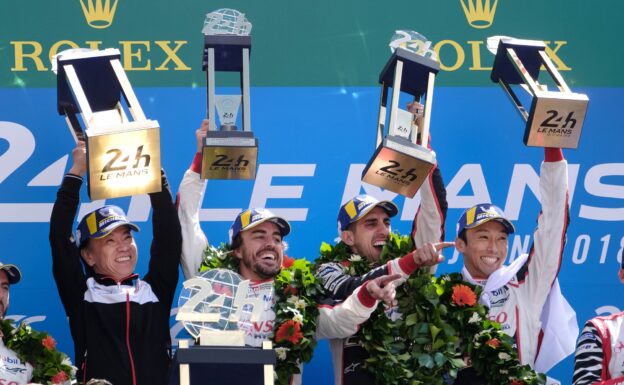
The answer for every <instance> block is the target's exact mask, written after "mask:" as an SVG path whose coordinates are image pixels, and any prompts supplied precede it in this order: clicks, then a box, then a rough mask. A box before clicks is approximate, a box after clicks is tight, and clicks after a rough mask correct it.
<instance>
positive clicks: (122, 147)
mask: <svg viewBox="0 0 624 385" xmlns="http://www.w3.org/2000/svg"><path fill="white" fill-rule="evenodd" d="M85 134H86V138H87V141H86V144H87V165H88V168H89V170H88V174H89V186H88V187H89V189H88V190H89V197H90V198H91V200H99V199H109V198H118V197H123V196H131V195H138V194H148V193H153V192H158V191H161V190H162V182H161V175H160V127H159V126H158V122H156V121H154V120H147V121H145V122H140V123H139V122H132V123H128V124H120V125H119V127H115V128H114V129H109V130H106V131H100V130H90V129H87V130H86V131H85Z"/></svg>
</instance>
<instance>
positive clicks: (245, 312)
mask: <svg viewBox="0 0 624 385" xmlns="http://www.w3.org/2000/svg"><path fill="white" fill-rule="evenodd" d="M183 287H184V288H183V289H182V291H181V292H180V297H179V299H178V305H179V306H180V309H179V310H178V314H177V316H176V320H177V321H182V324H183V325H184V328H185V329H186V330H187V331H188V332H189V334H191V335H192V336H193V337H194V338H196V339H199V341H200V344H201V345H204V346H244V345H245V333H244V332H243V331H242V330H240V329H239V325H240V324H246V323H250V322H254V321H257V320H258V319H259V318H260V315H261V313H262V311H263V306H264V304H263V302H262V298H247V293H248V290H249V280H243V279H242V278H241V276H240V275H238V274H237V273H235V272H233V271H231V270H227V269H212V270H208V271H206V272H204V273H202V274H200V275H199V276H197V277H194V278H191V279H189V280H186V281H185V282H184V284H183ZM250 306H251V307H253V310H251V311H250V310H249V307H250ZM249 327H250V328H251V327H253V326H249Z"/></svg>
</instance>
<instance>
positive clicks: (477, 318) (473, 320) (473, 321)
mask: <svg viewBox="0 0 624 385" xmlns="http://www.w3.org/2000/svg"><path fill="white" fill-rule="evenodd" d="M480 321H481V317H480V316H479V313H472V316H470V319H469V320H468V323H469V324H476V323H478V322H480Z"/></svg>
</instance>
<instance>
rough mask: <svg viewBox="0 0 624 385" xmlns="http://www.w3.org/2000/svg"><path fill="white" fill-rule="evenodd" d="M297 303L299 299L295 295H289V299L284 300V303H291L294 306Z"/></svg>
mask: <svg viewBox="0 0 624 385" xmlns="http://www.w3.org/2000/svg"><path fill="white" fill-rule="evenodd" d="M297 301H299V297H297V296H296V295H291V296H290V297H288V299H287V300H286V302H288V303H292V304H296V303H297Z"/></svg>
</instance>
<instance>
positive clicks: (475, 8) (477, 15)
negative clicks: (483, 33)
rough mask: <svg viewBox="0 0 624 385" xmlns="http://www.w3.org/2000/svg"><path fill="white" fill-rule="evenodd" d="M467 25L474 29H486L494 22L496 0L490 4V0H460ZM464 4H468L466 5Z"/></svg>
mask: <svg viewBox="0 0 624 385" xmlns="http://www.w3.org/2000/svg"><path fill="white" fill-rule="evenodd" d="M460 2H461V5H462V8H463V9H464V13H465V14H466V20H468V24H470V25H471V26H473V27H474V28H479V29H482V28H487V27H489V26H491V25H492V22H493V21H494V14H496V5H497V4H498V0H494V4H493V5H492V4H491V1H490V0H460ZM466 3H468V4H467V5H466Z"/></svg>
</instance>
